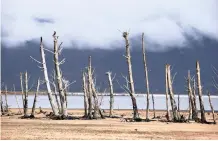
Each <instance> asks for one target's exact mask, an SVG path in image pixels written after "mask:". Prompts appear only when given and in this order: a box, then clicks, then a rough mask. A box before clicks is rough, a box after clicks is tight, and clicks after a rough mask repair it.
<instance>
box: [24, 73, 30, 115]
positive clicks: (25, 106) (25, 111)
mask: <svg viewBox="0 0 218 141" xmlns="http://www.w3.org/2000/svg"><path fill="white" fill-rule="evenodd" d="M24 83H25V92H24V117H28V114H27V110H28V91H29V89H28V78H27V72H25V81H24Z"/></svg>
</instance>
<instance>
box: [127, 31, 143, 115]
mask: <svg viewBox="0 0 218 141" xmlns="http://www.w3.org/2000/svg"><path fill="white" fill-rule="evenodd" d="M128 35H129V33H127V32H123V38H124V39H125V44H126V56H125V58H126V62H127V65H128V75H129V77H128V83H129V85H128V86H129V88H128V91H129V94H130V97H131V100H132V106H133V119H139V113H138V108H137V102H136V98H135V88H134V81H133V75H132V63H131V55H130V45H129V40H128Z"/></svg>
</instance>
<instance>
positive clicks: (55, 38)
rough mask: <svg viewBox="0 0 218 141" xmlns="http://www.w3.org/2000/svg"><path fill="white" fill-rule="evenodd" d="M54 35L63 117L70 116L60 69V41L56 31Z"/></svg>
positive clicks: (55, 59) (57, 77) (56, 69)
mask: <svg viewBox="0 0 218 141" xmlns="http://www.w3.org/2000/svg"><path fill="white" fill-rule="evenodd" d="M53 37H54V64H55V72H56V79H57V83H58V91H59V94H60V95H61V99H60V101H61V107H62V116H63V118H66V117H67V116H68V114H67V102H66V97H65V94H64V89H63V84H62V75H61V70H60V66H59V65H60V62H59V60H58V55H59V50H58V41H57V38H58V37H57V36H56V32H55V33H54V35H53Z"/></svg>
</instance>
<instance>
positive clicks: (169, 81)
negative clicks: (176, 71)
mask: <svg viewBox="0 0 218 141" xmlns="http://www.w3.org/2000/svg"><path fill="white" fill-rule="evenodd" d="M167 68H168V70H167V74H168V75H167V78H168V87H169V94H170V101H171V107H172V111H173V121H178V120H179V117H178V111H177V106H176V101H175V99H174V93H173V88H172V80H171V71H170V65H167Z"/></svg>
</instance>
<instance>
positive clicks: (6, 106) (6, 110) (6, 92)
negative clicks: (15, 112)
mask: <svg viewBox="0 0 218 141" xmlns="http://www.w3.org/2000/svg"><path fill="white" fill-rule="evenodd" d="M7 95H8V88H7V86H6V85H5V112H6V113H7V112H8V111H9V110H8V97H7Z"/></svg>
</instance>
